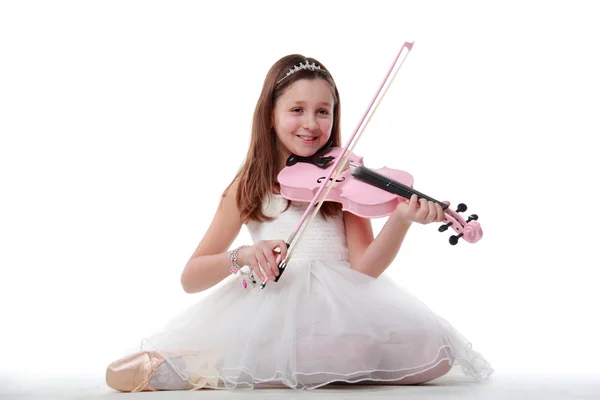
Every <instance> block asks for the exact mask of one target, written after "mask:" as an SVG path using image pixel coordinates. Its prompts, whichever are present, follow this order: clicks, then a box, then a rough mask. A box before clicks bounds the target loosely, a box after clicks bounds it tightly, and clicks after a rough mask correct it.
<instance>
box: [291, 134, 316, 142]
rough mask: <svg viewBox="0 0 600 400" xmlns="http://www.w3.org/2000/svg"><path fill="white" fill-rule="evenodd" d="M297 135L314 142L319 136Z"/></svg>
mask: <svg viewBox="0 0 600 400" xmlns="http://www.w3.org/2000/svg"><path fill="white" fill-rule="evenodd" d="M296 136H297V137H299V138H300V139H302V140H304V141H307V142H314V141H315V140H317V136H300V135H296Z"/></svg>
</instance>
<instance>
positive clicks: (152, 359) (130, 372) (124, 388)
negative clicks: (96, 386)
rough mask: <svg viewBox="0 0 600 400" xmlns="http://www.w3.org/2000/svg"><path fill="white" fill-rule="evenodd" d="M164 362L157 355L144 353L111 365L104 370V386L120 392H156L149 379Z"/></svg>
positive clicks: (150, 352) (124, 358)
mask: <svg viewBox="0 0 600 400" xmlns="http://www.w3.org/2000/svg"><path fill="white" fill-rule="evenodd" d="M164 361H165V359H164V358H163V357H161V356H160V355H159V354H158V353H156V352H153V351H145V352H140V353H135V354H131V355H129V356H126V357H123V358H121V359H119V360H117V361H114V362H113V363H111V364H110V365H109V366H108V368H107V369H106V384H107V385H108V386H110V387H111V388H113V389H115V390H118V391H120V392H142V391H156V390H158V389H155V388H153V387H152V386H150V379H152V376H154V374H155V373H156V370H157V369H158V367H159V366H160V364H162V363H163V362H164Z"/></svg>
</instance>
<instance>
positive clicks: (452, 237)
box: [448, 233, 463, 246]
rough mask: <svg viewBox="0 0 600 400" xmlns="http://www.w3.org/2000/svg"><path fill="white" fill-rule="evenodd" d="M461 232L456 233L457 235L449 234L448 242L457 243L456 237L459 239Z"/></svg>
mask: <svg viewBox="0 0 600 400" xmlns="http://www.w3.org/2000/svg"><path fill="white" fill-rule="evenodd" d="M462 235H463V234H462V233H460V234H458V235H452V236H450V239H449V240H448V241H449V242H450V244H451V245H452V246H454V245H455V244H456V243H458V239H460V238H461V237H462Z"/></svg>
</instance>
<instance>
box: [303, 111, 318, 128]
mask: <svg viewBox="0 0 600 400" xmlns="http://www.w3.org/2000/svg"><path fill="white" fill-rule="evenodd" d="M318 128H319V125H318V124H317V119H316V118H315V116H314V115H312V114H310V113H307V114H306V115H305V117H304V129H306V130H307V131H310V132H313V131H316V130H317V129H318Z"/></svg>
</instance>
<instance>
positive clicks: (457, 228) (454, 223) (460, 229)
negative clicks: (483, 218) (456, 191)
mask: <svg viewBox="0 0 600 400" xmlns="http://www.w3.org/2000/svg"><path fill="white" fill-rule="evenodd" d="M465 211H467V206H466V204H464V203H460V204H459V205H458V207H457V208H456V211H453V210H450V209H449V208H446V209H445V210H444V213H445V214H446V218H445V219H444V222H445V224H444V225H441V226H440V227H439V228H438V231H439V232H445V231H446V230H448V228H452V229H453V230H454V232H456V233H457V234H456V235H452V236H450V238H449V239H448V241H449V242H450V244H451V245H452V246H454V245H456V244H457V243H458V240H459V239H461V238H462V239H463V240H465V241H467V242H469V243H476V242H478V241H479V240H480V239H481V237H482V236H483V230H482V229H481V225H480V224H479V222H478V221H477V220H478V219H479V216H478V215H477V214H471V215H470V216H469V218H467V220H466V221H465V220H464V219H463V218H462V217H461V216H460V215H459V213H461V212H465Z"/></svg>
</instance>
